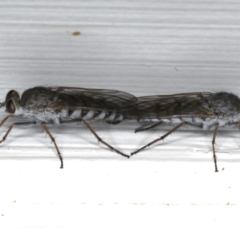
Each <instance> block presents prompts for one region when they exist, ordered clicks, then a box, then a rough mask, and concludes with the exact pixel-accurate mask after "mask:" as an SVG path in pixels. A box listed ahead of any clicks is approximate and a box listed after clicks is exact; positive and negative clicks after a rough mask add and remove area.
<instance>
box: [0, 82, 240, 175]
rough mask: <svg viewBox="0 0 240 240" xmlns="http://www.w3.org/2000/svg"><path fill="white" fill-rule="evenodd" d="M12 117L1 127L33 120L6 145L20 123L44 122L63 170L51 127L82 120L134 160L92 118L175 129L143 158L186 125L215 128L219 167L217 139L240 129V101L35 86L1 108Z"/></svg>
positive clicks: (12, 93) (10, 96)
mask: <svg viewBox="0 0 240 240" xmlns="http://www.w3.org/2000/svg"><path fill="white" fill-rule="evenodd" d="M0 107H5V108H6V112H7V113H8V114H9V115H8V116H6V117H5V118H4V119H3V120H2V122H1V123H0V127H1V126H2V125H3V124H4V123H5V122H6V121H7V119H9V118H10V117H15V116H17V117H20V118H24V119H29V121H26V122H15V123H13V124H11V125H10V127H9V128H8V130H7V132H6V133H5V135H4V136H3V138H2V140H1V141H0V143H2V142H3V141H5V140H6V138H7V136H8V135H9V133H10V132H11V130H12V129H13V127H14V126H15V125H29V124H37V123H40V125H41V126H42V128H43V130H44V131H45V132H46V133H47V135H48V136H49V137H50V139H51V140H52V142H53V143H54V146H55V149H56V151H57V154H58V157H59V159H60V162H61V165H60V167H61V168H63V159H62V156H61V153H60V151H59V148H58V146H57V143H56V141H55V139H54V138H53V136H52V134H51V133H50V131H49V129H48V127H47V125H49V124H52V123H54V124H64V123H72V122H82V123H83V124H84V125H85V126H86V127H87V128H88V129H89V130H90V132H91V133H93V135H94V136H95V137H96V138H97V140H98V141H99V142H101V143H102V144H104V145H105V146H107V147H108V148H109V149H111V150H113V151H115V152H116V153H118V154H120V155H122V156H124V157H129V155H127V154H124V153H122V152H120V151H119V150H117V149H116V148H114V147H112V146H111V145H110V144H108V143H107V142H105V141H104V140H102V139H101V138H100V137H99V136H98V134H97V133H96V132H95V131H94V129H93V128H92V127H91V126H90V124H89V121H90V120H96V121H106V122H107V123H110V124H118V123H120V122H122V121H123V120H125V119H127V120H135V121H136V120H137V121H140V120H151V122H153V124H152V125H150V126H142V127H140V128H138V129H136V131H135V132H139V131H144V130H148V129H152V128H155V127H157V126H159V125H161V124H163V123H168V124H170V125H174V126H173V128H172V129H171V130H170V131H168V132H167V133H166V134H164V135H163V136H161V137H159V138H157V139H155V140H153V141H151V142H149V143H148V144H146V145H145V146H143V147H141V148H140V149H138V150H136V151H134V152H132V153H131V155H134V154H137V153H139V152H141V151H142V150H144V149H146V148H147V147H149V146H151V145H152V144H154V143H156V142H158V141H161V140H163V139H165V138H166V137H167V136H168V135H170V134H171V133H173V132H174V131H176V130H177V129H179V128H180V127H181V126H183V125H185V124H190V125H192V126H195V127H198V128H201V129H204V130H212V131H213V137H212V151H213V159H214V165H215V171H216V172H217V171H218V168H217V158H216V153H215V139H216V135H217V132H218V129H219V127H227V126H230V125H231V126H232V125H237V126H239V125H240V99H239V97H237V96H236V95H234V94H231V93H226V92H218V93H209V92H194V93H181V94H173V95H152V96H143V97H135V96H133V95H131V94H129V93H126V92H122V91H117V90H107V89H86V88H74V87H34V88H30V89H27V90H26V91H25V92H23V94H22V96H21V97H20V96H19V94H18V93H17V92H16V91H15V90H11V91H9V92H8V94H7V96H6V99H5V102H3V103H1V104H0Z"/></svg>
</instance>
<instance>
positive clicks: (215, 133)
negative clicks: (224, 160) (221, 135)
mask: <svg viewBox="0 0 240 240" xmlns="http://www.w3.org/2000/svg"><path fill="white" fill-rule="evenodd" d="M218 127H219V123H217V124H216V126H215V130H214V133H213V138H212V150H213V160H214V165H215V172H218V167H217V157H216V152H215V139H216V136H217V132H218Z"/></svg>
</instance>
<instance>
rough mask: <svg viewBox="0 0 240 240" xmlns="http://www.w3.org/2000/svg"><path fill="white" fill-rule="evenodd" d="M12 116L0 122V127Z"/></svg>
mask: <svg viewBox="0 0 240 240" xmlns="http://www.w3.org/2000/svg"><path fill="white" fill-rule="evenodd" d="M12 116H13V115H8V116H6V117H5V118H4V119H3V120H2V121H1V123H0V127H1V126H2V125H3V124H4V123H5V122H6V121H7V120H8V119H9V118H10V117H12Z"/></svg>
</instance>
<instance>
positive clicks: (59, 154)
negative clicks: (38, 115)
mask: <svg viewBox="0 0 240 240" xmlns="http://www.w3.org/2000/svg"><path fill="white" fill-rule="evenodd" d="M41 126H42V128H43V130H44V131H45V132H46V133H47V135H48V136H49V137H50V139H51V140H52V142H53V144H54V146H55V149H56V151H57V154H58V157H59V160H60V162H61V165H60V168H63V158H62V155H61V153H60V151H59V148H58V146H57V143H56V141H55V139H54V137H53V136H52V134H51V133H50V131H49V130H48V128H47V126H46V123H44V122H42V123H41Z"/></svg>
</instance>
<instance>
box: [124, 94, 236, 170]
mask: <svg viewBox="0 0 240 240" xmlns="http://www.w3.org/2000/svg"><path fill="white" fill-rule="evenodd" d="M134 104H135V108H134V109H133V110H131V113H129V115H128V114H127V115H126V118H129V119H138V120H142V119H144V120H147V119H150V120H153V121H154V123H153V124H152V125H150V126H148V127H140V128H139V129H137V130H136V132H138V131H143V130H148V129H152V128H155V127H157V126H159V125H161V124H163V123H168V124H172V125H174V127H173V128H172V129H171V130H170V131H168V132H167V133H166V134H164V135H163V136H161V137H159V138H157V139H155V140H153V141H152V142H150V143H148V144H146V145H145V146H143V147H142V148H140V149H138V150H136V151H134V152H132V153H131V155H134V154H136V153H138V152H140V151H142V150H144V149H145V148H147V147H149V146H151V145H152V144H154V143H156V142H158V141H161V140H163V139H165V138H166V137H167V136H168V135H169V134H171V133H173V132H174V131H176V130H177V129H179V128H180V127H181V126H183V125H185V124H190V125H192V126H195V127H198V128H202V129H204V130H213V138H212V151H213V159H214V164H215V171H216V172H218V168H217V158H216V153H215V139H216V135H217V132H218V129H219V127H228V126H230V125H231V126H233V125H236V126H238V127H239V125H240V99H239V97H237V96H236V95H234V94H231V93H227V92H217V93H209V92H202V93H201V92H195V93H182V94H173V95H155V96H144V97H139V98H138V99H137V102H136V103H134Z"/></svg>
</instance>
